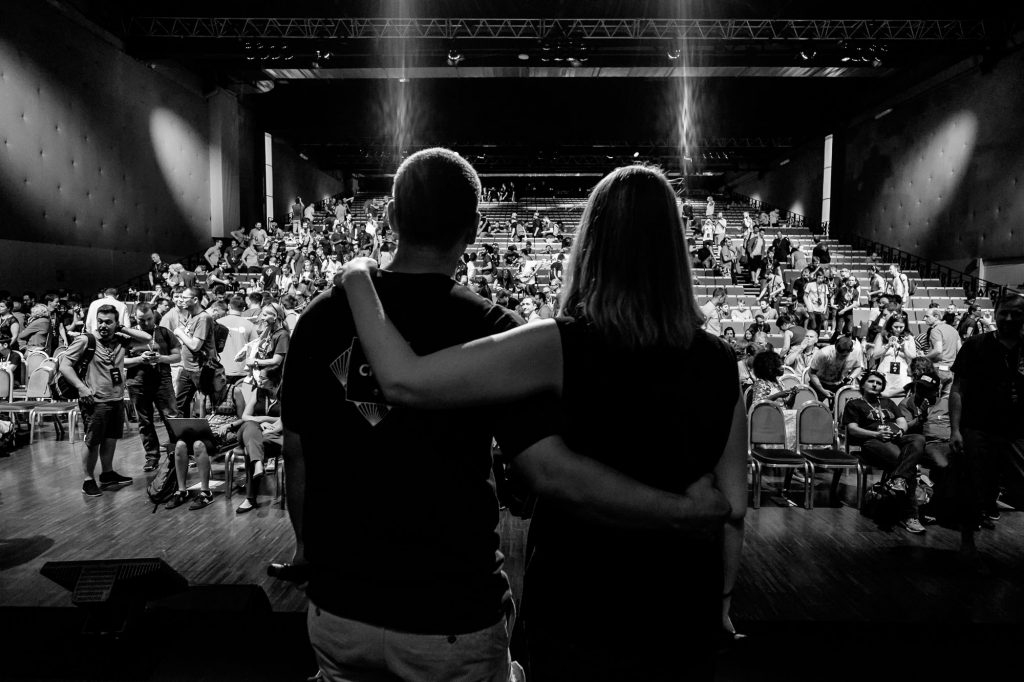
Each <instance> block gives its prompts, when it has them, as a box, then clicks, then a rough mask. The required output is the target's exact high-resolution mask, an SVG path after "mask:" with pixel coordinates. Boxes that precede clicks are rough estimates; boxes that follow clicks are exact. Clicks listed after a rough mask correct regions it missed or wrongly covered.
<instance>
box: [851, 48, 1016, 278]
mask: <svg viewBox="0 0 1024 682" xmlns="http://www.w3.org/2000/svg"><path fill="white" fill-rule="evenodd" d="M1021 112H1024V54H1022V53H1017V54H1015V55H1011V56H1009V57H1006V58H1004V59H1003V60H1002V61H1000V62H999V63H997V64H996V65H995V66H994V68H991V69H986V70H985V71H982V70H981V69H980V68H974V69H972V70H969V71H967V72H966V73H964V74H962V75H960V76H958V77H956V78H953V79H951V80H947V81H946V82H944V83H941V84H940V85H938V86H936V87H934V88H931V89H930V90H928V91H926V92H925V93H923V94H921V95H919V96H917V97H915V98H914V99H911V100H909V101H907V102H903V103H900V104H897V105H895V106H894V107H893V111H892V112H891V113H889V114H888V115H886V116H885V117H883V118H880V119H877V120H876V119H873V118H872V119H868V120H867V121H865V122H863V123H861V124H859V125H857V126H854V127H852V128H851V129H849V130H848V131H847V134H846V138H845V145H844V146H845V154H846V164H845V166H844V171H843V176H842V178H841V179H840V178H839V177H838V169H837V181H841V182H842V183H843V189H844V192H843V195H844V209H843V213H844V216H843V218H844V219H843V227H842V228H841V229H842V233H843V234H847V233H859V234H862V235H864V236H867V237H870V238H872V239H875V240H877V241H879V242H882V243H885V244H890V245H892V246H897V247H900V248H903V249H905V250H907V251H909V252H911V253H915V254H918V255H921V256H925V257H928V258H932V259H934V260H958V261H961V262H963V261H965V260H966V259H968V258H976V257H982V258H1013V257H1019V256H1024V228H1022V227H1021V226H1022V225H1024V192H1022V191H1021V189H1022V185H1021V181H1022V180H1024V116H1022V115H1021ZM836 222H837V223H838V222H839V221H838V220H837V221H836Z"/></svg>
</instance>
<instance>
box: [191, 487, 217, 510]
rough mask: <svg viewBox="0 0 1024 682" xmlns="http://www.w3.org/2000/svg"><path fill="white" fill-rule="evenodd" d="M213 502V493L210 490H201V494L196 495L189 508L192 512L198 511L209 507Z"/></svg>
mask: <svg viewBox="0 0 1024 682" xmlns="http://www.w3.org/2000/svg"><path fill="white" fill-rule="evenodd" d="M212 502H213V493H211V492H210V491H209V490H200V491H199V494H198V495H196V497H195V499H194V500H192V504H190V505H189V506H188V508H189V509H190V510H192V511H195V510H196V509H202V508H203V507H206V506H209V505H210V504H211V503H212Z"/></svg>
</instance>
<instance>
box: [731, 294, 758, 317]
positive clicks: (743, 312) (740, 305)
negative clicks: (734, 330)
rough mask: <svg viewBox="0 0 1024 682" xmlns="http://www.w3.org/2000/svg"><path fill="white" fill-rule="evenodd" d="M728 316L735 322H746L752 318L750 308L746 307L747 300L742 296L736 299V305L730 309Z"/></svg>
mask: <svg viewBox="0 0 1024 682" xmlns="http://www.w3.org/2000/svg"><path fill="white" fill-rule="evenodd" d="M729 317H730V319H733V320H736V321H737V322H747V321H750V320H753V319H754V318H753V315H752V314H751V312H750V308H749V307H747V302H746V301H745V300H744V299H742V298H741V299H739V300H738V301H736V307H735V308H733V309H732V311H731V314H730V316H729Z"/></svg>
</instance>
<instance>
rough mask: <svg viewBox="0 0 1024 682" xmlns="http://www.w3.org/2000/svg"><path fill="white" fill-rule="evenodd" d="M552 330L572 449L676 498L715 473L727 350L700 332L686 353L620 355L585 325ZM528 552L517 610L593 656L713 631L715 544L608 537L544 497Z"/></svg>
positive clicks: (651, 535) (570, 323)
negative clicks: (591, 649) (604, 649)
mask: <svg viewBox="0 0 1024 682" xmlns="http://www.w3.org/2000/svg"><path fill="white" fill-rule="evenodd" d="M557 324H558V330H559V333H560V335H561V341H562V356H563V361H564V384H563V391H562V414H563V415H564V416H563V420H562V423H561V431H562V434H563V437H564V438H565V441H566V443H567V444H568V445H569V447H570V448H572V449H573V450H574V451H576V452H578V453H580V454H582V455H585V456H587V457H591V458H593V459H595V460H598V461H600V462H603V463H604V464H606V465H608V466H611V467H613V468H615V469H617V470H619V471H621V472H623V473H624V474H626V475H628V476H631V477H633V478H634V479H636V480H638V481H641V482H643V483H647V484H650V485H653V486H655V487H658V488H662V489H665V490H670V491H675V492H682V491H683V490H684V489H685V488H686V487H687V486H688V485H690V484H691V483H693V482H694V481H695V480H696V479H698V478H699V477H700V476H702V475H703V474H706V473H708V472H710V471H712V470H713V469H714V467H715V465H716V464H717V462H718V460H719V458H720V457H721V455H722V452H723V450H724V448H725V444H726V441H727V440H728V437H729V432H730V425H731V422H732V413H733V408H734V407H735V405H736V402H737V400H738V399H739V380H738V377H737V370H736V358H735V355H734V353H733V351H732V350H731V349H730V348H729V346H728V345H727V344H725V343H724V342H723V341H721V340H719V339H717V338H715V337H713V336H711V335H710V334H708V333H706V332H703V331H698V332H697V333H696V335H695V337H694V340H693V343H692V345H691V347H690V348H689V349H686V350H682V349H678V348H649V349H642V350H636V351H633V350H624V349H622V348H619V347H615V346H613V345H611V344H609V343H608V342H606V341H605V340H604V339H603V338H602V337H601V336H600V335H599V334H598V333H597V332H595V331H594V329H593V328H592V326H591V325H589V324H587V323H586V322H585V321H583V320H573V319H569V318H557ZM530 544H531V546H532V547H533V548H534V549H533V553H532V554H531V558H530V564H529V567H528V569H527V573H526V584H525V587H524V595H525V602H524V607H523V608H524V613H531V614H533V616H532V617H536V618H537V619H540V620H542V621H543V622H545V624H546V627H553V628H565V629H566V630H565V631H566V632H572V633H574V637H577V638H583V639H584V640H585V641H589V643H590V644H591V645H594V646H595V647H597V646H603V645H607V646H614V647H616V648H618V647H622V646H626V644H624V642H625V643H629V644H633V643H638V644H639V645H643V646H645V647H650V645H651V643H653V642H659V643H666V642H671V643H672V646H665V647H664V651H665V654H666V655H669V652H672V655H675V652H677V650H678V646H679V643H680V642H682V641H685V642H686V643H687V645H688V646H689V645H691V644H693V643H694V641H695V640H694V639H693V638H701V637H706V636H709V635H711V636H713V635H714V634H715V633H716V632H717V628H718V627H720V624H721V620H720V619H721V604H722V602H721V591H722V565H721V538H712V537H703V538H696V537H682V536H680V535H678V534H672V533H669V532H656V531H649V532H638V531H623V530H616V529H611V528H607V527H604V526H600V525H596V524H589V523H587V522H585V521H581V520H579V519H578V518H577V517H575V516H573V515H571V514H567V513H565V512H564V511H563V510H562V509H561V508H559V507H558V506H557V505H556V504H552V503H549V502H547V501H546V500H543V499H542V500H540V501H539V502H538V504H537V508H536V511H535V513H534V517H533V520H532V521H531V527H530ZM595 552H599V555H600V556H599V559H598V560H597V562H596V563H594V564H591V563H590V562H591V560H593V559H594V557H595ZM666 616H667V617H666ZM684 635H685V638H684V639H680V637H683V636H684Z"/></svg>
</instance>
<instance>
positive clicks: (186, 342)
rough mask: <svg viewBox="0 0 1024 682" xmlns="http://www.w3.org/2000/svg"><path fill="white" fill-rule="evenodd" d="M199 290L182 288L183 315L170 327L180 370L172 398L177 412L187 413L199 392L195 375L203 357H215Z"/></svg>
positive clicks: (209, 319)
mask: <svg viewBox="0 0 1024 682" xmlns="http://www.w3.org/2000/svg"><path fill="white" fill-rule="evenodd" d="M203 293H204V292H203V290H202V289H200V288H198V287H193V288H189V289H185V291H183V292H182V306H181V311H182V312H183V318H182V319H181V321H180V322H179V324H178V326H177V327H175V328H174V329H173V330H171V331H172V333H173V334H174V336H175V337H176V338H177V339H178V342H179V343H181V371H180V372H178V379H177V382H176V383H175V386H174V399H175V401H176V402H177V407H178V412H179V414H181V415H183V416H191V414H192V399H193V398H195V397H196V393H198V392H199V376H200V374H201V372H202V369H203V365H204V364H206V361H207V360H211V359H212V360H217V359H218V357H219V356H218V355H217V348H216V346H215V345H214V329H213V325H214V324H216V323H215V322H214V321H213V317H211V316H210V315H209V313H207V312H205V311H204V310H203V307H202V306H201V305H200V303H199V302H200V301H201V300H202V298H203Z"/></svg>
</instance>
